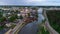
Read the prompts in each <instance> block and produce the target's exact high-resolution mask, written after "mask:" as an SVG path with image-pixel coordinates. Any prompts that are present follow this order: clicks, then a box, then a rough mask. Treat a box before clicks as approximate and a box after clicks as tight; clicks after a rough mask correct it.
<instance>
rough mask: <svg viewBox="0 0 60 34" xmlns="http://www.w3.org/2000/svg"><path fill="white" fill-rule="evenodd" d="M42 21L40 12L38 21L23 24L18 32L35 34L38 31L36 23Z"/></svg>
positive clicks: (20, 33) (19, 33)
mask: <svg viewBox="0 0 60 34" xmlns="http://www.w3.org/2000/svg"><path fill="white" fill-rule="evenodd" d="M41 22H42V14H39V18H38V21H34V22H32V23H29V24H27V25H26V26H24V27H23V28H22V29H21V30H20V31H19V32H18V34H37V31H38V26H37V25H38V24H39V23H41Z"/></svg>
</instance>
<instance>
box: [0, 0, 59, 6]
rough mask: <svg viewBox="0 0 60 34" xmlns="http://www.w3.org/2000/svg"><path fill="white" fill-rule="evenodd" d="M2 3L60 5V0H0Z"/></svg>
mask: <svg viewBox="0 0 60 34" xmlns="http://www.w3.org/2000/svg"><path fill="white" fill-rule="evenodd" d="M0 5H29V6H30V5H31V6H42V5H43V6H60V0H0Z"/></svg>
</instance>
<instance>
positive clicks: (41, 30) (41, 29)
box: [37, 24, 49, 34]
mask: <svg viewBox="0 0 60 34" xmlns="http://www.w3.org/2000/svg"><path fill="white" fill-rule="evenodd" d="M37 34H49V32H48V31H47V29H46V28H45V26H43V25H42V24H41V25H38V32H37Z"/></svg>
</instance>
